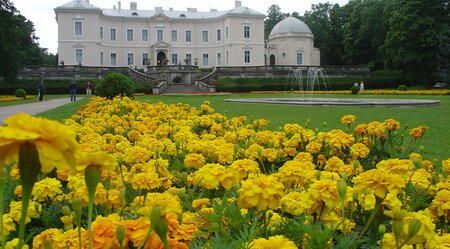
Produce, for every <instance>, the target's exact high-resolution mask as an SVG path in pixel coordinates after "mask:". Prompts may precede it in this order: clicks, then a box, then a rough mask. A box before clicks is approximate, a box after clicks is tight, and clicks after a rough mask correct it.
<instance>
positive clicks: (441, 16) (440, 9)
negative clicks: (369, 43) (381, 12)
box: [383, 0, 448, 86]
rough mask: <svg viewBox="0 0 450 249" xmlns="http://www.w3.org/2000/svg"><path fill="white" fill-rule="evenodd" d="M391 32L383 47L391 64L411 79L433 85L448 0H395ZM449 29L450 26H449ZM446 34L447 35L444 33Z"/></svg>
mask: <svg viewBox="0 0 450 249" xmlns="http://www.w3.org/2000/svg"><path fill="white" fill-rule="evenodd" d="M392 1H393V2H395V3H393V4H391V5H389V7H391V8H392V9H391V10H390V11H391V13H392V14H391V15H390V18H389V32H388V33H387V37H386V40H385V44H384V47H383V50H384V53H385V59H386V66H387V67H388V68H394V69H401V70H403V71H404V72H405V73H406V74H407V75H408V76H409V79H410V81H411V82H413V83H417V82H418V81H419V82H426V83H428V84H429V86H431V85H432V74H433V72H436V71H437V68H438V65H439V57H438V54H439V52H440V51H441V50H442V49H441V48H442V47H441V46H442V45H441V44H440V40H441V39H442V38H441V37H443V35H444V32H446V30H445V29H446V25H445V23H446V21H447V22H448V1H443V0H392ZM447 29H448V26H447ZM444 37H445V35H444Z"/></svg>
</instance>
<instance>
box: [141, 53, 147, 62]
mask: <svg viewBox="0 0 450 249" xmlns="http://www.w3.org/2000/svg"><path fill="white" fill-rule="evenodd" d="M147 62H148V54H147V53H143V54H142V65H147Z"/></svg>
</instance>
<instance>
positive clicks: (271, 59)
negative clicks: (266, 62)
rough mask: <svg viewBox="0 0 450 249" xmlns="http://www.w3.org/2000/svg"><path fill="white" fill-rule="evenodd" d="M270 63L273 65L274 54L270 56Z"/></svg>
mask: <svg viewBox="0 0 450 249" xmlns="http://www.w3.org/2000/svg"><path fill="white" fill-rule="evenodd" d="M270 65H271V66H275V55H271V56H270Z"/></svg>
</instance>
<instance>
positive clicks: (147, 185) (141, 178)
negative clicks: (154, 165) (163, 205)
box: [131, 172, 162, 190]
mask: <svg viewBox="0 0 450 249" xmlns="http://www.w3.org/2000/svg"><path fill="white" fill-rule="evenodd" d="M131 184H132V186H133V189H135V190H138V189H145V190H152V189H155V188H159V187H161V184H162V179H160V178H159V177H158V174H157V173H156V172H142V173H137V174H134V175H133V177H132V178H131Z"/></svg>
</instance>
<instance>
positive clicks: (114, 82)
mask: <svg viewBox="0 0 450 249" xmlns="http://www.w3.org/2000/svg"><path fill="white" fill-rule="evenodd" d="M95 92H96V94H97V95H99V96H101V97H106V98H108V99H112V98H114V97H116V96H121V97H124V96H128V97H132V96H133V93H134V92H135V86H134V82H133V81H132V80H131V79H130V78H128V77H127V76H125V75H123V74H121V73H110V74H107V75H106V76H105V77H104V78H103V79H102V80H101V81H99V82H98V84H97V85H96V88H95Z"/></svg>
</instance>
